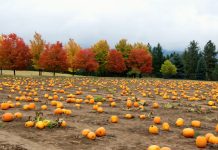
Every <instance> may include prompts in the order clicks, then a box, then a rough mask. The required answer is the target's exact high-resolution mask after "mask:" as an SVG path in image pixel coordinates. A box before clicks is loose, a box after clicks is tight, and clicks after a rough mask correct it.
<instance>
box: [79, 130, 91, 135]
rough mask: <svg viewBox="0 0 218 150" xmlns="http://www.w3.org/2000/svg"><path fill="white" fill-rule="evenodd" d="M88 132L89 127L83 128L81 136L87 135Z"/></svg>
mask: <svg viewBox="0 0 218 150" xmlns="http://www.w3.org/2000/svg"><path fill="white" fill-rule="evenodd" d="M89 132H91V131H90V130H89V129H84V130H82V132H81V133H82V135H83V136H87V135H88V134H89Z"/></svg>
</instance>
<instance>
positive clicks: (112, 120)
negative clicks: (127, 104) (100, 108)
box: [110, 116, 119, 123]
mask: <svg viewBox="0 0 218 150" xmlns="http://www.w3.org/2000/svg"><path fill="white" fill-rule="evenodd" d="M110 121H111V122H112V123H117V122H118V121H119V118H118V117H117V116H111V119H110Z"/></svg>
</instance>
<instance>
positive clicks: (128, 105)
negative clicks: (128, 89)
mask: <svg viewBox="0 0 218 150" xmlns="http://www.w3.org/2000/svg"><path fill="white" fill-rule="evenodd" d="M126 106H127V107H128V108H130V107H132V101H131V100H127V101H126Z"/></svg>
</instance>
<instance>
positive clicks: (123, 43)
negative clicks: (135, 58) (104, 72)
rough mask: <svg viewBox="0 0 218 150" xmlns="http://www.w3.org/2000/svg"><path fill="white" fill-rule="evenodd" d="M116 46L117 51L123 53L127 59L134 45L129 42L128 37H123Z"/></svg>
mask: <svg viewBox="0 0 218 150" xmlns="http://www.w3.org/2000/svg"><path fill="white" fill-rule="evenodd" d="M115 48H116V50H117V51H119V52H121V53H122V55H123V57H124V59H127V58H128V57H129V54H130V51H131V50H132V45H131V44H130V43H128V42H127V40H126V39H121V40H120V41H119V43H117V44H116V45H115Z"/></svg>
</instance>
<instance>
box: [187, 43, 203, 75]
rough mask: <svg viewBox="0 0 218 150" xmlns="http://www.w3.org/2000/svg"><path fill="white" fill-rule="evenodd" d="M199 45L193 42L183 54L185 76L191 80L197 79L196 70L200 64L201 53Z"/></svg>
mask: <svg viewBox="0 0 218 150" xmlns="http://www.w3.org/2000/svg"><path fill="white" fill-rule="evenodd" d="M199 49H200V48H199V47H198V43H197V42H196V41H191V42H190V44H189V46H188V48H187V49H186V50H185V52H184V54H183V61H184V70H185V76H186V78H189V79H195V77H196V68H197V64H198V59H199V56H198V52H199Z"/></svg>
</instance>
